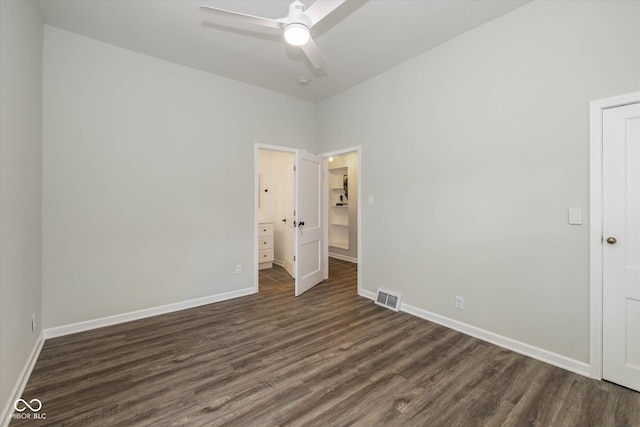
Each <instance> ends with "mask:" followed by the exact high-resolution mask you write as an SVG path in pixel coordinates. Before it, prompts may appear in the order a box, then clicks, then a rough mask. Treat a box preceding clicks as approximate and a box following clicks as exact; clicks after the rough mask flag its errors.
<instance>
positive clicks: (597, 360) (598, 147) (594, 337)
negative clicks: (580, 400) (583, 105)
mask: <svg viewBox="0 0 640 427" xmlns="http://www.w3.org/2000/svg"><path fill="white" fill-rule="evenodd" d="M636 103H640V92H634V93H629V94H626V95H620V96H614V97H611V98H606V99H600V100H597V101H591V102H590V104H589V109H590V156H589V157H590V165H589V175H590V176H589V185H590V189H589V196H590V202H589V217H590V229H589V246H590V255H589V270H590V271H589V290H590V309H589V313H590V314H589V317H590V322H589V323H590V330H589V336H590V351H589V353H590V354H589V356H590V357H589V364H590V368H591V370H590V376H591V378H595V379H598V380H601V379H602V326H603V319H602V294H603V285H604V282H603V268H604V265H603V258H602V257H603V249H604V248H603V244H602V239H603V232H604V230H603V222H602V221H603V217H602V200H603V194H602V179H603V175H602V148H603V138H602V112H603V111H604V110H606V109H609V108H615V107H621V106H623V105H629V104H636Z"/></svg>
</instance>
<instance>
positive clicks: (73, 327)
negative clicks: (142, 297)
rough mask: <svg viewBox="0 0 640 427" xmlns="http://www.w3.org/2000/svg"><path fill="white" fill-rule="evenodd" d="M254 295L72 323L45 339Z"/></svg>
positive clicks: (222, 296)
mask: <svg viewBox="0 0 640 427" xmlns="http://www.w3.org/2000/svg"><path fill="white" fill-rule="evenodd" d="M254 293H256V289H255V288H253V287H251V288H246V289H240V290H238V291H232V292H225V293H222V294H217V295H210V296H208V297H202V298H196V299H192V300H188V301H182V302H177V303H173V304H167V305H162V306H159V307H151V308H145V309H143V310H138V311H132V312H129V313H122V314H116V315H114V316H107V317H101V318H99V319H92V320H87V321H84V322H78V323H72V324H70V325H64V326H56V327H54V328H48V329H45V330H44V337H45V338H46V339H49V338H56V337H61V336H64V335H70V334H75V333H77V332H84V331H89V330H91V329H97V328H102V327H105V326H111V325H117V324H119V323H124V322H130V321H132V320H138V319H144V318H145V317H151V316H157V315H159V314H166V313H172V312H174V311H180V310H186V309H188V308H194V307H199V306H201V305H206V304H212V303H214V302H220V301H226V300H230V299H233V298H238V297H243V296H245V295H251V294H254Z"/></svg>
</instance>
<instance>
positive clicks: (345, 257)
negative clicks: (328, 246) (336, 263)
mask: <svg viewBox="0 0 640 427" xmlns="http://www.w3.org/2000/svg"><path fill="white" fill-rule="evenodd" d="M329 257H330V258H336V259H341V260H342V261H347V262H352V263H354V264H357V263H358V258H353V257H350V256H346V255H340V254H334V253H333V252H329Z"/></svg>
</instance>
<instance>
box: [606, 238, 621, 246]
mask: <svg viewBox="0 0 640 427" xmlns="http://www.w3.org/2000/svg"><path fill="white" fill-rule="evenodd" d="M617 241H618V240H617V239H616V238H615V237H607V243H608V244H610V245H615V244H616V242H617Z"/></svg>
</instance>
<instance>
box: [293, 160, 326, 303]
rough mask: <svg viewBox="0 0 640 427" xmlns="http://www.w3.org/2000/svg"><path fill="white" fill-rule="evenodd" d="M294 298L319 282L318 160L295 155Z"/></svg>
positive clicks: (320, 241) (319, 198)
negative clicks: (295, 228) (295, 229)
mask: <svg viewBox="0 0 640 427" xmlns="http://www.w3.org/2000/svg"><path fill="white" fill-rule="evenodd" d="M296 216H297V221H298V222H297V231H296V233H295V235H296V249H297V250H296V253H297V255H296V275H295V278H296V285H295V288H296V290H295V294H296V296H298V295H301V294H302V293H304V292H306V291H308V290H309V289H311V288H312V287H314V286H315V285H317V284H318V283H320V282H321V281H322V278H323V274H322V253H323V251H322V238H323V223H322V160H321V158H320V157H318V156H314V155H311V154H308V153H305V152H303V151H298V152H297V155H296Z"/></svg>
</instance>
